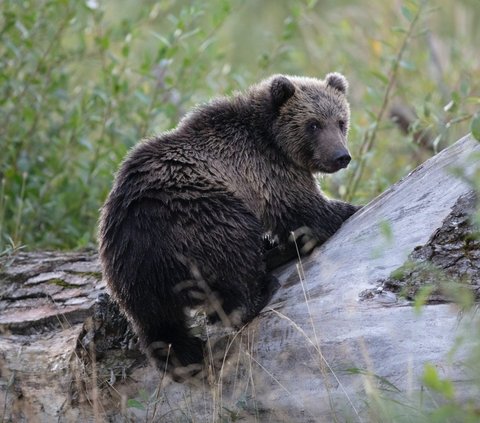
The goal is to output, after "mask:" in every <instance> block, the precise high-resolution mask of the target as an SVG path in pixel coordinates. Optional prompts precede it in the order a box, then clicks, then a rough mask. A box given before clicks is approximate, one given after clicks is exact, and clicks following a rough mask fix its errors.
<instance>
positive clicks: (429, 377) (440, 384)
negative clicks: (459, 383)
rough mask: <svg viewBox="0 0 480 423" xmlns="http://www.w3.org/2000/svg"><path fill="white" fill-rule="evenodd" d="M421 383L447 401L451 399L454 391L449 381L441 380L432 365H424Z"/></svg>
mask: <svg viewBox="0 0 480 423" xmlns="http://www.w3.org/2000/svg"><path fill="white" fill-rule="evenodd" d="M423 383H424V384H425V385H426V386H427V387H428V388H430V389H431V390H433V391H435V392H438V393H439V394H442V395H443V396H444V397H445V398H447V399H453V397H454V395H455V390H454V388H453V383H452V381H451V380H442V379H440V377H439V376H438V372H437V369H436V368H435V366H433V365H432V364H429V363H427V364H425V369H424V371H423Z"/></svg>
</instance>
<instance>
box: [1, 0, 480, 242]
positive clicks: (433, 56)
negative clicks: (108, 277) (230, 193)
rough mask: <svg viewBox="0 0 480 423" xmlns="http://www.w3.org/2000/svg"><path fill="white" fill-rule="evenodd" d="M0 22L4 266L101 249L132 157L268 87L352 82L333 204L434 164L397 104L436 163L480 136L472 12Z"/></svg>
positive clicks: (476, 8)
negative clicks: (109, 201)
mask: <svg viewBox="0 0 480 423" xmlns="http://www.w3.org/2000/svg"><path fill="white" fill-rule="evenodd" d="M0 7H1V15H0V57H1V62H0V143H1V145H0V147H1V155H0V251H5V250H7V249H9V248H10V249H12V248H13V249H15V248H18V247H19V246H25V248H27V249H29V250H33V249H38V248H55V249H71V248H82V247H86V246H95V242H96V239H95V238H96V222H97V218H98V210H99V208H100V206H101V204H102V202H103V201H104V199H105V196H106V194H107V193H108V191H109V189H110V187H111V183H112V180H113V175H114V172H115V170H116V169H117V167H118V165H119V163H120V161H121V160H122V158H123V157H124V155H125V153H126V152H127V151H128V149H129V148H130V147H132V146H133V145H134V144H135V143H136V142H137V141H138V140H139V139H141V138H142V137H146V136H149V135H153V134H155V133H159V132H161V131H164V130H166V129H169V128H172V127H174V126H175V125H176V123H177V122H178V120H179V119H180V118H181V116H182V115H183V114H184V113H185V112H186V111H188V110H189V109H190V108H191V107H193V106H194V105H195V104H196V103H198V102H203V101H207V100H208V99H209V98H211V97H213V96H215V95H220V94H225V93H227V94H228V93H231V92H232V91H234V90H237V89H243V88H245V87H247V86H248V85H249V84H251V83H254V82H256V81H258V80H259V79H261V78H263V77H266V76H268V75H270V74H271V73H278V72H282V73H291V74H305V75H313V76H318V77H323V76H324V75H325V73H327V72H329V71H333V70H338V71H341V72H343V73H344V74H345V75H346V76H347V77H348V79H349V81H350V85H351V95H350V98H351V104H352V130H351V134H350V140H351V141H350V143H351V149H352V152H353V155H354V159H355V160H356V162H355V163H353V164H352V165H351V166H350V169H349V170H347V171H344V172H341V173H339V174H338V175H335V176H333V177H329V178H325V179H324V181H323V186H324V189H325V191H326V192H327V193H328V194H330V195H332V196H335V197H343V198H345V197H348V198H349V199H352V200H353V201H356V202H362V203H363V202H365V201H367V200H369V199H371V198H373V197H375V196H376V195H377V194H379V193H380V192H382V191H383V190H384V189H385V188H387V187H388V186H389V185H391V184H392V183H393V182H395V181H396V180H397V179H398V178H400V177H401V176H403V175H405V174H406V173H407V172H408V171H409V170H411V169H413V168H414V167H415V166H416V165H418V164H419V163H420V162H421V161H423V160H425V159H426V158H427V157H428V156H430V155H432V154H433V153H434V151H433V150H425V149H422V148H421V147H419V146H418V145H417V144H415V142H413V138H414V137H413V136H412V135H411V134H407V135H403V134H402V133H400V131H398V129H397V128H396V127H395V126H394V125H393V124H392V123H391V122H390V121H389V119H388V111H389V107H390V105H391V104H392V102H402V103H404V104H406V105H408V106H409V107H412V108H413V109H414V110H415V111H416V114H417V116H418V120H417V122H416V124H415V125H416V126H415V127H416V128H420V127H421V128H429V130H430V131H431V134H432V137H433V139H434V144H435V148H436V147H442V146H445V145H448V144H450V143H452V142H453V141H455V140H456V139H457V138H458V137H459V136H461V135H463V134H465V133H467V132H468V131H469V129H470V125H472V129H474V130H475V132H476V133H477V132H478V126H479V125H478V119H477V120H476V121H472V116H473V115H474V113H475V112H477V113H478V109H479V105H480V97H479V96H480V94H479V92H480V86H479V80H480V78H478V76H479V74H478V69H479V66H480V64H479V58H478V54H477V53H478V43H477V42H476V41H475V40H478V38H479V37H480V30H479V27H478V25H476V23H478V20H479V18H480V5H479V4H478V2H476V1H474V0H471V1H467V0H464V1H459V2H454V1H453V0H446V1H444V2H442V7H441V8H439V7H436V3H435V2H433V1H432V2H430V3H424V2H419V1H417V0H412V1H410V0H408V1H405V2H404V4H403V5H402V6H401V7H399V6H397V4H396V3H392V2H382V1H375V2H370V3H369V7H368V8H366V7H365V3H364V2H360V1H341V2H332V1H326V2H317V1H312V0H310V1H293V0H282V1H278V2H256V1H254V0H238V1H233V0H232V1H228V0H211V1H209V2H188V1H181V2H178V1H173V0H172V1H170V0H164V1H160V2H156V1H143V2H141V6H138V3H137V2H133V1H131V0H122V1H113V0H111V1H107V2H98V1H93V0H90V1H81V2H79V1H74V0H48V1H47V0H38V1H33V0H26V1H22V2H19V1H16V0H5V1H3V2H2V3H1V6H0ZM408 31H410V33H409V32H408ZM402 45H403V48H402Z"/></svg>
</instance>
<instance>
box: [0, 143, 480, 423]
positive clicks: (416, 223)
mask: <svg viewBox="0 0 480 423" xmlns="http://www.w3.org/2000/svg"><path fill="white" fill-rule="evenodd" d="M479 163H480V146H479V145H478V144H477V143H476V142H475V141H474V140H473V139H471V138H469V137H466V138H464V139H462V140H460V141H459V142H457V143H456V144H455V145H454V146H452V147H450V148H449V149H447V150H445V151H443V152H442V153H440V154H438V155H437V156H436V157H434V158H433V159H431V160H429V161H427V162H426V163H424V164H423V165H422V166H420V167H419V168H418V169H416V170H415V171H413V172H412V173H411V174H410V175H408V176H407V177H405V178H404V179H403V180H402V181H400V182H399V183H397V184H395V185H394V186H392V187H391V188H390V189H389V190H387V191H386V192H385V193H384V194H382V195H381V196H379V197H378V198H376V199H375V200H373V201H372V202H371V203H370V204H368V205H367V206H366V207H364V208H363V209H362V210H361V211H360V212H358V213H357V214H356V215H354V216H353V217H352V218H351V219H349V220H348V221H347V222H346V223H345V224H344V225H343V227H342V228H341V229H340V230H339V231H338V232H337V234H335V235H334V236H333V237H332V238H331V239H330V240H329V241H328V242H327V243H326V244H324V245H323V246H322V247H321V248H319V249H317V250H316V251H315V252H314V254H313V255H312V256H311V257H309V258H308V259H303V260H302V263H301V264H299V263H297V264H296V265H295V264H292V265H290V266H287V267H286V268H284V269H283V270H282V271H280V272H279V279H280V281H281V284H282V287H281V288H280V290H279V291H278V292H277V293H276V295H275V297H274V298H273V300H272V302H271V304H270V305H269V306H268V307H267V308H266V309H265V310H264V311H263V312H262V313H261V315H260V316H258V317H257V318H256V319H255V320H254V321H253V322H251V323H250V324H249V325H248V326H246V327H245V328H243V329H242V330H241V331H239V332H237V333H230V334H228V335H225V334H223V335H220V334H219V331H215V330H213V329H212V328H207V329H206V333H207V334H208V337H209V341H210V344H211V345H212V348H211V350H212V354H211V356H212V357H213V359H212V360H211V361H212V365H211V366H210V367H209V374H208V375H207V377H204V378H196V379H193V380H191V381H189V382H185V383H183V384H179V383H176V382H173V381H172V380H171V379H170V378H169V376H168V375H166V376H164V375H163V374H162V373H161V372H158V371H157V370H156V369H154V368H152V367H151V366H149V365H148V364H147V363H146V362H145V359H144V357H143V355H141V354H140V353H139V352H138V350H137V349H136V346H135V338H134V336H133V334H132V333H131V331H130V329H129V327H128V325H127V323H126V321H125V320H124V319H123V318H122V317H121V316H120V315H119V314H118V310H116V307H115V306H114V305H112V304H111V303H110V302H109V301H108V296H106V295H105V285H104V283H103V282H102V280H101V275H100V273H99V264H98V261H97V256H96V254H95V253H94V252H91V253H68V254H66V253H31V254H26V253H20V254H17V255H15V256H14V257H12V258H11V262H10V263H9V264H7V265H5V266H4V267H3V269H1V270H0V416H2V417H3V419H4V420H5V421H25V420H29V421H43V422H51V421H92V420H95V419H96V420H97V421H103V420H113V421H125V420H127V421H129V420H133V421H136V420H137V419H140V418H141V419H143V420H145V421H207V420H208V421H216V420H217V419H218V421H230V420H232V421H233V420H235V419H240V418H244V419H245V420H243V421H251V420H253V421H254V420H255V419H256V420H257V421H262V422H263V421H289V422H291V421H299V422H305V421H330V420H332V419H333V418H335V417H337V418H339V420H340V421H345V420H346V419H347V418H348V419H350V420H351V421H357V420H358V421H361V420H362V416H364V415H365V414H366V413H368V410H367V408H366V405H365V404H366V402H365V400H368V399H369V398H370V399H371V398H372V397H378V395H377V394H378V393H379V392H381V393H382V395H390V396H393V397H394V396H395V395H407V396H408V395H410V396H411V395H414V393H415V391H418V390H419V389H420V388H421V380H420V378H419V376H420V375H421V373H422V371H423V366H424V364H425V363H426V362H430V363H432V364H433V365H435V366H436V367H437V368H438V369H439V372H440V373H441V375H442V376H449V377H451V378H452V379H453V380H455V381H456V387H457V393H458V394H462V395H465V396H467V395H471V394H472V393H471V392H470V391H469V389H472V388H471V386H469V385H468V384H467V379H468V378H467V377H466V376H465V374H464V372H463V368H462V366H461V365H460V364H461V362H462V360H463V359H464V357H465V355H466V354H467V352H468V348H467V347H466V346H465V345H460V346H458V351H457V353H456V355H454V356H453V359H452V358H451V357H449V355H448V353H449V351H450V349H451V348H452V347H453V345H454V343H455V338H456V337H457V335H459V334H460V333H461V331H462V330H463V329H462V326H464V325H468V324H469V323H470V322H471V321H472V320H471V318H470V316H464V317H463V320H462V321H461V323H459V319H458V308H457V307H456V306H454V305H452V303H449V300H450V297H449V292H451V291H449V290H448V289H447V290H443V289H442V280H443V279H442V278H433V279H432V276H431V275H432V273H431V272H430V273H429V272H426V271H425V269H427V268H429V266H436V267H435V269H436V270H435V271H436V272H442V275H445V274H447V275H448V277H446V278H445V281H447V280H448V281H451V280H452V279H455V280H458V281H460V282H461V284H462V285H461V286H462V287H464V288H463V289H467V290H468V291H471V292H472V293H473V294H474V295H476V296H477V298H478V296H479V286H480V246H479V242H478V241H477V240H475V238H474V237H472V236H470V235H471V234H472V227H471V225H470V224H469V223H468V218H467V217H468V214H469V213H470V212H471V210H472V209H473V206H474V201H475V200H474V196H473V194H472V193H473V188H472V187H471V186H470V185H469V183H468V179H469V178H470V177H471V176H472V174H473V172H474V171H475V170H477V169H478V167H479ZM458 170H461V172H459V171H458ZM460 174H461V175H463V176H459V175H460ZM419 246H420V247H421V248H417V249H416V247H419ZM415 249H416V250H415ZM414 250H415V251H414ZM466 252H468V254H467V253H466ZM411 253H413V254H411ZM410 254H411V256H410V259H409V260H408V262H409V265H408V266H404V267H403V268H402V271H401V274H398V272H397V274H394V277H391V273H392V271H394V270H396V269H398V268H399V267H401V266H402V265H403V264H404V263H405V262H406V261H407V258H408V256H409V255H410ZM444 272H446V273H444ZM442 277H443V276H442ZM426 282H434V283H435V284H436V286H435V289H434V291H433V293H432V295H433V296H431V297H430V298H431V301H430V302H428V303H427V305H426V306H424V308H423V309H422V311H421V313H420V314H419V313H416V312H415V310H414V308H413V306H412V304H411V302H410V301H409V299H410V298H412V297H413V296H414V294H415V292H417V290H418V289H419V287H420V286H422V285H423V284H424V283H426ZM402 288H404V289H405V290H406V292H407V296H406V298H402V297H400V296H399V295H398V292H399V291H400V290H401V289H402ZM455 292H457V290H456V291H455ZM472 319H473V318H472ZM218 354H220V356H219V355H218ZM218 357H220V359H219V358H218ZM390 384H391V385H390ZM393 385H394V386H395V390H396V391H397V390H398V391H397V393H392V392H386V391H383V390H382V389H383V388H384V387H385V386H386V387H390V388H392V386H393ZM476 386H477V388H478V386H479V384H477V385H476ZM477 395H478V393H477ZM366 420H368V418H366Z"/></svg>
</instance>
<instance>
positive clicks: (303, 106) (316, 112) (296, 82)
mask: <svg viewBox="0 0 480 423" xmlns="http://www.w3.org/2000/svg"><path fill="white" fill-rule="evenodd" d="M269 84H270V96H271V102H272V103H271V105H272V107H273V111H274V122H273V125H272V129H273V136H274V138H275V140H276V142H277V144H278V146H279V147H280V149H281V150H282V151H283V152H284V153H285V154H286V155H287V156H288V157H289V158H290V159H291V160H292V161H293V162H294V163H295V164H296V165H298V166H300V167H302V168H304V169H306V170H308V171H309V172H312V173H316V172H324V173H333V172H336V171H337V170H340V169H342V168H344V167H347V166H348V163H349V162H350V159H351V157H350V153H349V151H348V148H347V134H348V127H349V120H350V108H349V105H348V102H347V97H346V95H347V90H348V82H347V80H346V79H345V77H344V76H343V75H341V74H339V73H329V74H328V75H327V76H326V77H325V80H319V79H315V78H305V77H290V76H283V75H276V76H273V77H272V78H271V79H270V80H269Z"/></svg>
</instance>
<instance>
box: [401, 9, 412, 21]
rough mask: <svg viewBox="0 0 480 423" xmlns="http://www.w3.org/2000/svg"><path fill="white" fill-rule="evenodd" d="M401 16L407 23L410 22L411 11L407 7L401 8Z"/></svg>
mask: <svg viewBox="0 0 480 423" xmlns="http://www.w3.org/2000/svg"><path fill="white" fill-rule="evenodd" d="M401 10H402V15H403V16H404V17H405V18H406V19H407V21H409V22H411V20H412V19H413V14H412V11H411V10H410V9H409V8H408V7H407V6H402V8H401Z"/></svg>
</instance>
